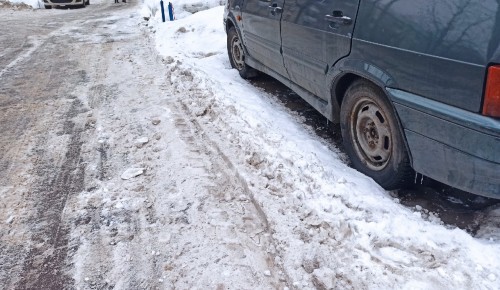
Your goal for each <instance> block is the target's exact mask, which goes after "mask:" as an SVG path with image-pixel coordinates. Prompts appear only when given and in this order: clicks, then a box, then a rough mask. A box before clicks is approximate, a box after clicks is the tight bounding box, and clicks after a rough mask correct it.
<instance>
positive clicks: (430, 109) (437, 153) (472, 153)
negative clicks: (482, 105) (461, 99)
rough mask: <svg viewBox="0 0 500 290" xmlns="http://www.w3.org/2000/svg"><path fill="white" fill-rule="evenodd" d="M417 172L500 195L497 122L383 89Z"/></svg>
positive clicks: (499, 131) (476, 191)
mask: <svg viewBox="0 0 500 290" xmlns="http://www.w3.org/2000/svg"><path fill="white" fill-rule="evenodd" d="M387 91H388V93H389V96H390V97H391V99H392V101H393V102H394V104H395V108H396V111H397V113H398V116H399V118H400V120H401V122H402V125H403V128H404V132H405V136H406V141H407V144H408V147H409V148H408V149H409V151H410V154H411V156H412V166H413V168H414V169H415V171H417V172H419V173H422V174H424V175H426V176H429V177H431V178H433V179H436V180H438V181H441V182H443V183H446V184H448V185H451V186H453V187H456V188H459V189H461V190H465V191H468V192H471V193H474V194H478V195H482V196H487V197H493V198H500V121H499V120H496V119H493V118H489V117H484V116H481V115H479V114H474V113H471V112H469V111H465V110H462V109H458V108H455V107H452V106H448V105H445V104H442V103H439V102H435V101H432V100H429V99H426V98H422V97H420V96H416V95H413V94H409V93H406V92H402V91H399V90H394V89H387Z"/></svg>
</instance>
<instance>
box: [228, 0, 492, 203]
mask: <svg viewBox="0 0 500 290" xmlns="http://www.w3.org/2000/svg"><path fill="white" fill-rule="evenodd" d="M499 6H500V0H427V1H414V0H349V1H347V0H336V1H324V0H323V1H322V0H286V1H284V0H228V2H227V4H226V9H225V13H224V25H225V29H226V33H227V49H228V54H229V60H230V62H231V65H232V67H233V68H236V69H237V70H238V71H239V74H240V75H241V76H242V77H243V78H250V77H253V76H256V75H257V73H258V72H263V73H266V74H268V75H271V76H272V77H274V78H276V79H277V80H279V81H281V82H282V83H283V84H285V85H287V86H288V87H290V88H291V89H293V90H294V91H295V92H297V93H298V94H299V95H300V96H301V97H302V98H304V99H305V100H306V101H307V102H308V103H309V104H311V105H312V106H313V107H314V108H316V109H317V110H318V111H319V112H320V113H321V114H323V115H324V116H325V117H326V118H328V119H329V120H330V121H332V122H340V125H341V130H342V137H343V142H344V145H345V148H346V151H347V154H348V155H349V157H350V159H351V162H352V165H353V167H354V168H356V169H357V170H359V171H360V172H362V173H364V174H366V175H368V176H370V177H372V178H373V179H374V180H375V181H376V182H378V183H379V184H380V185H381V186H383V187H384V188H386V189H396V188H401V187H404V186H405V185H408V184H409V183H413V182H414V179H415V176H416V175H415V174H416V173H415V172H418V173H421V174H423V175H425V176H428V177H430V178H432V179H435V180H438V181H440V182H443V183H445V184H448V185H451V186H453V187H456V188H459V189H462V190H465V191H468V192H471V193H475V194H478V195H482V196H487V197H493V198H500V45H499V44H500V7H499Z"/></svg>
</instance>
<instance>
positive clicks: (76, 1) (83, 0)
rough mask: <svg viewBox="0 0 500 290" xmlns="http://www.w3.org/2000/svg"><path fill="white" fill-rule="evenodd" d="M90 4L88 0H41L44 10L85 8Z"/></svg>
mask: <svg viewBox="0 0 500 290" xmlns="http://www.w3.org/2000/svg"><path fill="white" fill-rule="evenodd" d="M89 4H90V0H43V5H44V6H45V9H52V7H57V6H78V7H82V8H85V6H86V5H89Z"/></svg>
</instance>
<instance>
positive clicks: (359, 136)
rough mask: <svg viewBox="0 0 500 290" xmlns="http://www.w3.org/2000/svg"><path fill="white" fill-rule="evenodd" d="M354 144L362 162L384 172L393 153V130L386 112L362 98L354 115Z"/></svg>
mask: <svg viewBox="0 0 500 290" xmlns="http://www.w3.org/2000/svg"><path fill="white" fill-rule="evenodd" d="M351 122H352V124H351V128H352V130H353V131H354V132H352V133H353V134H351V136H352V137H353V140H352V141H353V144H355V146H354V147H355V150H356V153H357V154H358V156H359V157H360V159H361V160H363V161H364V162H365V164H366V165H367V166H368V167H369V168H370V169H372V170H376V171H379V170H382V169H383V168H385V166H386V165H387V163H388V162H389V160H390V157H391V152H392V140H391V128H390V126H389V123H388V121H387V118H386V117H385V115H384V112H383V111H382V110H381V109H380V108H379V106H378V105H377V104H376V103H375V102H374V101H373V100H371V99H368V98H362V99H360V100H359V101H358V102H357V103H356V106H355V110H354V112H353V114H352V120H351Z"/></svg>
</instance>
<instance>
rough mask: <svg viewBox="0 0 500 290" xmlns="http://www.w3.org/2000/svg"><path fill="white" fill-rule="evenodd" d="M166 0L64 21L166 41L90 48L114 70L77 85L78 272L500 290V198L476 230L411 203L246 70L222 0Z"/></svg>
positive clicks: (248, 283)
mask: <svg viewBox="0 0 500 290" xmlns="http://www.w3.org/2000/svg"><path fill="white" fill-rule="evenodd" d="M155 2H157V1H150V0H146V1H144V2H143V3H142V5H139V6H138V7H136V8H137V13H134V14H131V16H133V17H129V14H128V12H127V11H126V10H122V12H116V13H117V15H118V16H113V17H109V16H108V17H107V18H98V19H97V18H96V19H95V20H93V21H95V23H101V22H102V23H106V25H107V27H105V29H106V31H107V33H108V34H106V35H104V33H102V32H98V31H96V32H95V34H94V35H87V34H86V33H82V34H79V33H78V27H73V26H68V27H63V28H61V29H60V30H59V31H58V34H54V35H53V36H61V35H64V34H68V35H72V37H74V38H75V39H78V41H81V42H84V41H87V42H90V43H95V44H99V45H102V46H103V47H107V46H110V47H111V46H113V45H117V43H119V42H123V43H128V44H130V43H133V41H135V40H136V38H133V37H132V36H130V35H126V34H125V31H135V30H136V29H138V27H139V26H140V27H142V30H143V31H146V32H147V33H148V35H149V36H150V37H151V39H152V43H148V42H144V43H139V44H136V45H130V46H129V47H127V48H125V49H124V48H121V47H120V48H116V47H112V48H113V49H116V52H114V53H113V54H111V53H109V51H108V54H107V55H103V56H99V55H93V53H92V50H89V54H90V55H92V56H93V57H95V59H97V60H98V62H99V63H98V64H99V65H100V66H101V67H102V68H101V69H96V70H95V71H92V67H94V64H93V63H92V64H87V66H88V67H86V69H87V70H88V71H91V72H92V73H91V75H90V77H89V78H90V79H91V80H93V83H92V84H91V85H92V89H90V88H89V87H76V88H75V95H86V94H88V95H89V96H90V97H89V99H88V100H83V99H82V102H84V103H88V104H89V107H90V108H91V109H92V110H91V111H90V112H89V113H88V114H87V115H85V116H83V117H82V116H80V117H78V118H83V119H85V120H86V121H85V122H86V123H85V127H86V128H90V129H88V130H90V131H91V133H85V134H88V136H87V135H85V137H88V138H89V140H91V141H90V142H88V143H86V144H84V145H83V148H82V152H83V153H82V155H83V156H82V159H84V160H85V162H87V163H88V164H87V165H86V166H87V167H86V172H85V174H86V176H85V180H86V182H88V183H87V184H85V186H86V190H85V191H84V192H81V193H80V194H78V195H75V196H73V197H72V198H70V199H69V200H68V202H67V205H66V206H65V210H64V212H63V215H64V217H65V218H66V219H68V220H70V221H71V222H72V223H73V225H72V227H73V228H72V229H71V243H72V244H73V245H78V248H77V249H76V253H75V254H74V257H73V260H72V262H71V263H72V265H74V270H73V271H72V272H71V276H72V278H73V279H74V280H75V285H78V287H80V288H82V289H88V288H92V287H94V288H96V287H102V288H104V287H110V286H111V285H112V286H113V287H114V288H116V289H135V288H137V289H138V288H140V287H150V288H155V287H156V288H159V289H174V288H175V289H195V288H198V289H225V288H228V289H499V288H500V286H499V285H500V260H499V259H498V257H500V244H499V240H500V234H499V232H500V231H499V224H500V222H499V221H498V220H499V217H500V209H498V208H493V209H491V211H490V212H489V214H488V216H487V217H486V218H485V223H484V225H483V226H482V227H481V228H480V230H479V231H478V234H477V235H476V236H475V237H472V236H471V235H470V234H468V233H466V232H465V231H463V230H460V229H458V228H454V227H451V226H447V225H445V224H443V223H442V222H441V221H440V220H439V218H437V217H436V216H435V215H434V214H433V213H432V212H428V211H426V210H425V209H423V208H422V207H415V208H408V207H405V206H402V205H400V203H399V201H398V200H397V198H395V197H394V196H393V195H391V193H390V192H387V191H385V190H383V189H382V188H380V187H379V186H378V185H377V184H376V183H374V182H373V181H372V180H371V179H369V178H367V177H366V176H364V175H362V174H360V173H358V172H357V171H355V170H353V169H351V168H349V167H348V166H347V165H346V164H345V162H344V161H343V158H341V155H340V153H339V152H338V150H337V149H336V148H334V147H332V146H331V145H329V144H326V143H325V142H323V141H322V140H320V139H319V138H318V137H316V136H314V135H313V134H311V133H310V132H309V131H308V130H306V129H304V127H303V126H301V125H300V122H298V121H297V119H296V118H295V117H294V115H293V114H290V112H289V111H287V109H285V108H284V107H282V106H280V105H279V104H276V103H275V102H274V101H273V100H272V98H270V97H269V96H268V95H267V93H265V92H263V91H261V90H259V89H257V88H255V87H254V86H252V85H251V84H249V83H248V82H247V81H245V80H243V79H241V78H240V77H239V75H238V73H237V72H236V71H235V70H234V69H231V67H230V64H229V60H228V58H227V53H226V36H225V33H224V30H223V26H222V13H223V7H221V6H219V5H220V4H221V3H220V1H215V0H211V1H189V0H183V1H178V2H177V1H176V2H174V3H173V4H174V8H175V11H176V18H177V20H176V21H173V22H166V23H162V22H161V15H160V13H159V6H158V5H157V4H155ZM165 2H167V1H165ZM123 11H125V12H123ZM120 13H122V14H120ZM144 18H147V19H149V20H148V21H146V20H144ZM123 19H126V20H123ZM117 21H121V22H120V25H117V24H116V22H117ZM92 23H93V22H92V20H89V21H88V22H87V24H92ZM100 27H102V25H101V26H100ZM96 29H97V28H96ZM113 33H114V34H113ZM111 40H112V41H111ZM147 45H151V46H152V47H151V49H150V47H147ZM108 49H111V48H108ZM94 54H97V52H95V53H94ZM105 57H109V59H106V58H105ZM96 67H97V66H96ZM120 73H122V74H125V73H127V74H128V75H132V76H133V79H134V82H133V81H131V82H130V83H125V82H122V81H121V79H120V78H119V77H117V75H120ZM113 76H115V77H113ZM117 91H119V92H120V93H117ZM103 95H105V96H106V98H105V99H99V97H102V96H103ZM137 96H139V97H137ZM92 97H93V98H95V99H93V98H92ZM53 138H56V137H53ZM89 180H90V181H89ZM0 190H1V191H0V193H1V194H2V196H7V195H8V193H9V192H12V191H13V190H14V189H13V188H12V187H5V188H3V189H2V188H0ZM4 216H5V217H4ZM2 222H3V223H4V224H16V223H17V222H18V218H17V215H16V214H14V213H10V212H6V213H2ZM15 234H16V233H15V232H14V233H12V235H15ZM96 235H97V236H96ZM124 273H125V274H124Z"/></svg>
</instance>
